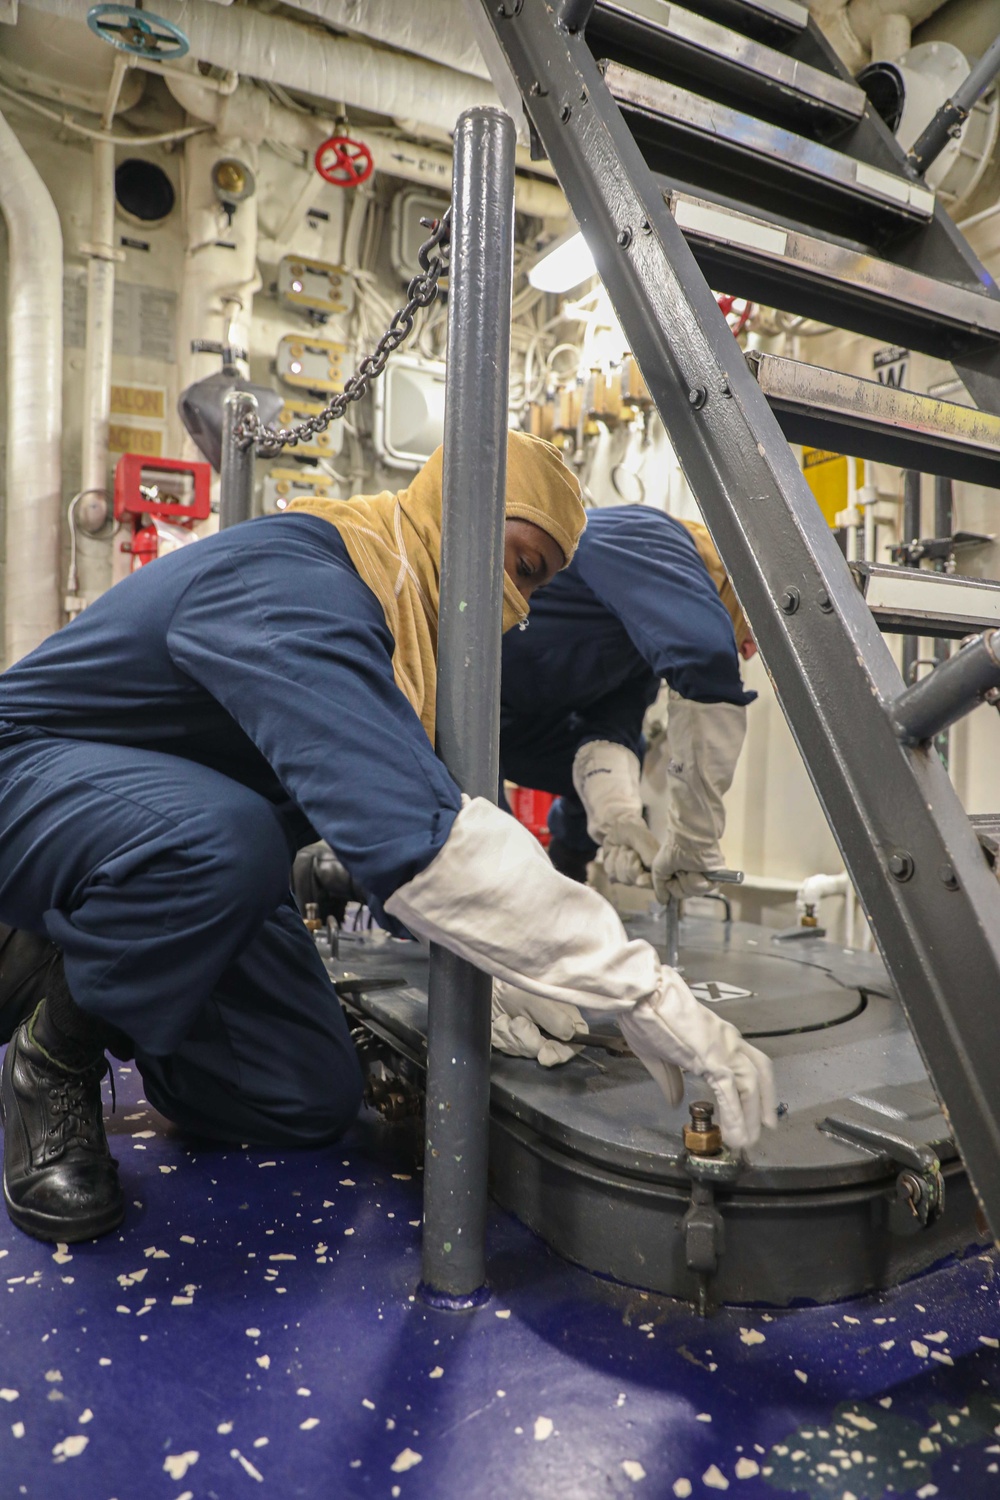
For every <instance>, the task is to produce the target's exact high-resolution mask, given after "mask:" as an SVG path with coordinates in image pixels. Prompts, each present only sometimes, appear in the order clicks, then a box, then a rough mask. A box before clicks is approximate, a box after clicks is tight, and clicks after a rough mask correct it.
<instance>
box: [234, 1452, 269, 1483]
mask: <svg viewBox="0 0 1000 1500" xmlns="http://www.w3.org/2000/svg"><path fill="white" fill-rule="evenodd" d="M229 1457H230V1458H235V1460H236V1462H237V1463H238V1464H239V1465H240V1467H241V1468H242V1469H244V1470H245V1471H246V1473H247V1474H249V1475H250V1478H251V1479H256V1480H258V1481H259V1483H260V1484H263V1483H264V1476H263V1474H262V1473H261V1472H260V1470H259V1469H255V1468H254V1466H253V1464H252V1463H251V1462H250V1460H249V1459H248V1458H244V1457H243V1454H242V1453H241V1452H240V1450H239V1449H238V1448H230V1450H229Z"/></svg>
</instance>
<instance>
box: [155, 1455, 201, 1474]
mask: <svg viewBox="0 0 1000 1500" xmlns="http://www.w3.org/2000/svg"><path fill="white" fill-rule="evenodd" d="M199 1457H200V1454H199V1453H198V1451H197V1449H195V1448H191V1449H189V1450H188V1452H187V1453H168V1454H167V1456H166V1458H165V1459H164V1460H163V1471H164V1473H165V1474H169V1475H170V1477H171V1479H183V1478H184V1475H185V1474H186V1473H187V1471H188V1469H190V1468H191V1466H192V1464H196V1463H197V1462H198V1459H199Z"/></svg>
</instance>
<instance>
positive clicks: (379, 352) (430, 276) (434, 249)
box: [236, 207, 451, 458]
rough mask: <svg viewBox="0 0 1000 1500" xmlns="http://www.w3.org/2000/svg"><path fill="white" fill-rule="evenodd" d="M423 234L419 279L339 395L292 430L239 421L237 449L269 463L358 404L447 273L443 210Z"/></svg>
mask: <svg viewBox="0 0 1000 1500" xmlns="http://www.w3.org/2000/svg"><path fill="white" fill-rule="evenodd" d="M420 222H421V224H422V225H423V226H424V228H425V229H430V230H431V231H432V233H431V235H430V238H429V239H427V240H425V241H424V243H423V244H422V245H421V247H420V250H419V252H418V255H417V259H418V261H419V262H420V274H419V275H417V276H414V278H413V280H412V281H411V282H410V284H409V286H408V287H407V289H406V298H407V300H406V303H405V305H404V306H403V307H401V308H399V309H398V311H397V312H396V313H395V315H394V317H393V319H392V322H391V323H390V324H389V327H388V328H387V329H386V331H385V333H383V335H382V337H381V338H380V339H379V341H378V343H377V344H376V345H375V348H374V350H373V351H372V353H371V354H366V355H365V357H364V359H362V361H361V363H360V364H359V365H358V367H357V369H356V370H355V371H354V374H353V375H351V376H350V378H349V379H348V380H347V382H346V383H345V385H344V389H343V390H342V391H338V392H337V394H336V395H335V396H332V397H331V398H330V400H329V401H328V402H327V404H326V406H324V408H323V410H322V411H320V412H317V413H316V415H315V416H314V417H306V418H304V420H303V421H301V422H296V424H295V426H294V427H278V428H273V427H265V426H264V423H263V422H262V421H261V420H260V417H258V416H256V415H254V414H248V415H247V416H245V417H244V418H243V420H242V422H241V423H240V425H239V427H238V429H237V434H236V435H237V439H238V441H239V443H240V446H241V447H244V448H247V447H249V446H250V444H251V443H255V444H256V445H257V453H258V455H259V456H260V457H261V458H273V457H274V455H275V454H277V453H280V452H281V450H282V449H283V448H294V447H295V446H296V444H298V443H300V442H308V441H309V440H310V439H312V438H314V437H315V436H316V434H317V433H318V432H323V431H325V429H326V428H327V427H329V425H330V423H331V422H336V421H337V420H338V418H340V417H343V416H344V415H345V413H346V412H347V409H348V407H349V406H350V405H351V403H352V401H360V400H361V397H362V396H363V395H364V394H365V393H366V391H367V390H368V387H369V386H370V385H371V382H372V381H373V380H377V379H378V377H379V376H380V375H381V373H382V371H383V370H384V369H385V366H386V361H387V360H388V358H389V355H390V354H393V353H394V352H395V351H396V350H397V349H398V348H399V346H400V344H402V343H404V342H405V340H406V339H408V338H409V336H410V334H411V333H412V332H413V319H414V317H415V315H416V313H417V311H418V309H419V308H421V307H430V305H431V303H432V302H433V301H434V299H435V298H436V297H437V294H438V282H439V281H440V279H441V277H442V276H443V275H445V274H446V272H447V270H448V247H449V244H450V238H451V209H450V207H449V208H447V209H446V210H445V212H444V214H443V215H442V217H441V218H440V219H421V220H420Z"/></svg>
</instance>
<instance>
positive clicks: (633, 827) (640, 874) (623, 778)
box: [573, 740, 659, 885]
mask: <svg viewBox="0 0 1000 1500" xmlns="http://www.w3.org/2000/svg"><path fill="white" fill-rule="evenodd" d="M639 772H640V768H639V759H638V757H637V756H636V755H633V753H632V751H631V750H629V749H628V748H627V747H626V746H625V745H618V744H615V743H614V742H613V741H611V740H590V741H589V742H588V743H587V744H586V745H583V746H581V748H580V749H579V750H578V751H577V752H576V755H575V757H574V759H573V785H574V787H575V788H576V794H577V796H578V797H579V799H580V801H581V802H582V803H583V807H584V811H585V812H586V814H587V832H588V833H589V834H590V837H591V838H592V839H593V840H594V842H595V844H600V846H601V849H602V858H603V862H604V871H605V874H606V875H607V877H608V879H609V880H615V881H617V882H618V883H619V885H649V884H651V879H650V874H649V867H650V865H651V864H652V862H653V856H654V855H655V854H656V851H657V849H658V848H659V843H658V841H657V839H656V838H655V837H654V835H653V834H652V833H651V832H650V830H649V826H648V824H647V823H646V820H645V818H644V817H643V816H642V797H641V795H640V793H639Z"/></svg>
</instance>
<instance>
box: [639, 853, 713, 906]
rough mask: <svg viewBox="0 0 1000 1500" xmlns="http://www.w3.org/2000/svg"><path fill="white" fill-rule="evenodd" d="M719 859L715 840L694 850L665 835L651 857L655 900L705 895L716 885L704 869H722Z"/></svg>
mask: <svg viewBox="0 0 1000 1500" xmlns="http://www.w3.org/2000/svg"><path fill="white" fill-rule="evenodd" d="M722 863H723V861H722V850H721V849H720V848H719V846H718V844H716V845H715V847H714V848H709V849H705V848H704V847H703V848H701V849H697V850H696V849H692V848H690V847H687V848H685V846H684V845H683V844H679V843H676V842H675V841H674V840H673V839H671V838H667V839H665V840H664V842H663V843H662V844H661V846H660V848H659V851H658V852H657V853H656V855H654V857H653V872H652V883H653V893H654V895H655V896H656V899H657V901H663V902H666V901H667V900H668V899H669V898H670V897H671V896H673V897H674V899H675V900H677V901H683V900H684V899H685V897H686V896H707V895H708V893H709V892H710V891H712V890H714V889H715V886H714V885H713V883H712V881H711V880H709V879H708V877H707V875H706V874H705V871H706V870H721V869H722Z"/></svg>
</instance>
